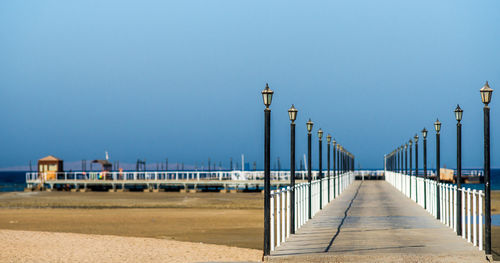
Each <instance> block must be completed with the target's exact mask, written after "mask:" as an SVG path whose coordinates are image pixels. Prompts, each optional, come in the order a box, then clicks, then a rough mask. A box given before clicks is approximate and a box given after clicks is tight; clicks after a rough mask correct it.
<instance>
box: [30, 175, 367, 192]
mask: <svg viewBox="0 0 500 263" xmlns="http://www.w3.org/2000/svg"><path fill="white" fill-rule="evenodd" d="M368 174H369V173H368V172H367V175H368ZM312 175H313V178H314V179H316V178H317V177H318V172H317V171H313V172H312ZM295 177H296V179H297V182H305V181H306V180H307V172H306V171H297V172H296V173H295ZM263 178H264V172H262V171H210V172H209V171H122V172H119V171H109V172H108V171H103V172H82V171H79V172H58V173H52V174H51V173H50V172H43V173H37V172H30V173H26V185H27V187H26V191H32V190H48V191H55V190H71V191H81V192H87V191H92V190H100V191H102V190H106V191H110V192H115V191H130V190H133V191H134V190H135V191H137V190H139V191H153V192H161V191H165V190H177V191H191V192H195V191H221V192H228V191H233V192H236V191H240V190H247V191H260V190H262V189H263V187H264V180H263ZM289 182H290V172H289V171H273V172H272V183H271V184H272V187H273V188H275V189H277V188H279V187H281V186H286V185H288V184H289Z"/></svg>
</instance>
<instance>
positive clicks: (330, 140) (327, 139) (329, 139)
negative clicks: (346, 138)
mask: <svg viewBox="0 0 500 263" xmlns="http://www.w3.org/2000/svg"><path fill="white" fill-rule="evenodd" d="M326 141H327V142H328V143H330V142H332V136H331V135H330V134H328V135H327V136H326Z"/></svg>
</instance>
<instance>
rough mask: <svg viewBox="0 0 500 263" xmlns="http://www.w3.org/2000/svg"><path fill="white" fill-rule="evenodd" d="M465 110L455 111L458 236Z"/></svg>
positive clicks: (458, 107)
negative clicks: (463, 117)
mask: <svg viewBox="0 0 500 263" xmlns="http://www.w3.org/2000/svg"><path fill="white" fill-rule="evenodd" d="M463 112H464V111H463V110H462V109H461V108H460V106H459V105H457V108H456V109H455V119H457V189H458V191H457V207H456V211H457V213H456V214H457V235H458V236H461V235H462V215H461V210H462V192H461V191H460V189H461V188H462V123H461V121H462V115H463Z"/></svg>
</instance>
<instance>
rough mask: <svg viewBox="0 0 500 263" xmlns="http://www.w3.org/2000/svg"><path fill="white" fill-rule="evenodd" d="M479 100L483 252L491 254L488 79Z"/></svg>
mask: <svg viewBox="0 0 500 263" xmlns="http://www.w3.org/2000/svg"><path fill="white" fill-rule="evenodd" d="M480 92H481V100H482V101H483V103H484V108H483V116H484V195H485V200H484V201H485V202H484V204H485V205H484V206H485V207H484V210H485V220H484V222H485V231H484V232H485V235H484V237H485V243H486V244H485V245H486V246H485V247H486V249H485V252H486V255H491V199H490V183H491V182H490V180H491V179H490V168H491V167H490V107H488V104H490V101H491V95H492V93H493V89H492V88H490V85H488V81H486V84H484V86H483V87H482V88H481V90H480Z"/></svg>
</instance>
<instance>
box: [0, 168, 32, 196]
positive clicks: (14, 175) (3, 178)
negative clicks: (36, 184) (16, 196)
mask: <svg viewBox="0 0 500 263" xmlns="http://www.w3.org/2000/svg"><path fill="white" fill-rule="evenodd" d="M24 187H26V172H0V192H12V191H23V190H24Z"/></svg>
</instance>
